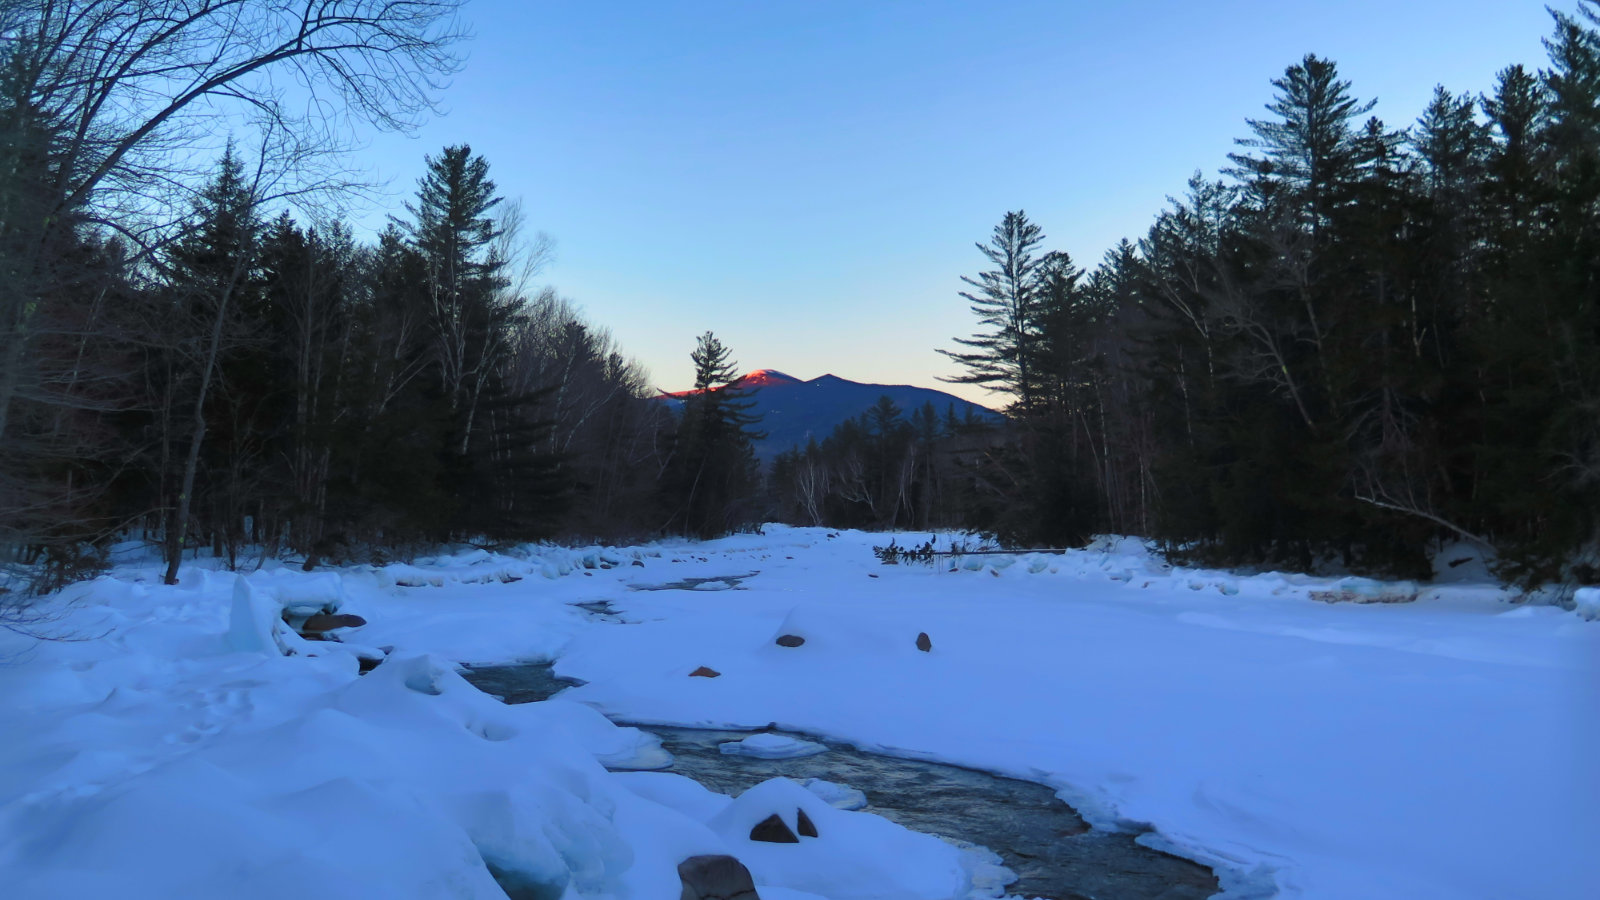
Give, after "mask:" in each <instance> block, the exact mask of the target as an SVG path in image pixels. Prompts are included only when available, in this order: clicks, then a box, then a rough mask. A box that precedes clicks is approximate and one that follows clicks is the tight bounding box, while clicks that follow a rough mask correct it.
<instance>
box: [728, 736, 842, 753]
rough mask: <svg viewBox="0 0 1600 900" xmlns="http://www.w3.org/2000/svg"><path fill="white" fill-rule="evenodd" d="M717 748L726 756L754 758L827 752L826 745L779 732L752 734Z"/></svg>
mask: <svg viewBox="0 0 1600 900" xmlns="http://www.w3.org/2000/svg"><path fill="white" fill-rule="evenodd" d="M719 748H720V749H721V750H722V752H723V753H725V754H727V755H728V756H749V757H753V758H755V759H797V758H799V757H802V756H816V755H817V754H818V753H827V752H828V748H827V747H825V746H823V745H822V744H819V743H816V742H815V741H803V740H800V739H799V738H792V737H785V736H784V735H781V734H752V735H751V736H749V737H747V738H745V739H744V740H742V741H728V742H727V743H725V744H720V745H719Z"/></svg>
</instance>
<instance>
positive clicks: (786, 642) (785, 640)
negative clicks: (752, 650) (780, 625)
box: [778, 634, 806, 647]
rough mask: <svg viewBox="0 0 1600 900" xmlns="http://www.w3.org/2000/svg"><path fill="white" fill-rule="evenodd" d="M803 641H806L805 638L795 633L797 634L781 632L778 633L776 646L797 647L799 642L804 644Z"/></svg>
mask: <svg viewBox="0 0 1600 900" xmlns="http://www.w3.org/2000/svg"><path fill="white" fill-rule="evenodd" d="M805 642H806V639H805V638H803V637H801V636H799V635H797V634H781V635H778V646H779V647H798V646H800V645H801V644H804V643H805Z"/></svg>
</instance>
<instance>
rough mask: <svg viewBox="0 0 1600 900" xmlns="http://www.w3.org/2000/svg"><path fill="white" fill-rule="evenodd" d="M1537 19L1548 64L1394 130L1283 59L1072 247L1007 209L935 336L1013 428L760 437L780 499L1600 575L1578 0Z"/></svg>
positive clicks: (1588, 42) (1060, 531)
mask: <svg viewBox="0 0 1600 900" xmlns="http://www.w3.org/2000/svg"><path fill="white" fill-rule="evenodd" d="M1552 16H1553V18H1554V26H1555V27H1554V32H1553V34H1551V36H1550V37H1549V38H1547V39H1546V41H1545V46H1546V48H1547V50H1548V51H1549V66H1548V68H1545V69H1541V70H1537V71H1531V70H1529V69H1528V68H1526V67H1524V66H1521V65H1512V66H1509V67H1507V68H1505V69H1503V70H1501V71H1500V73H1499V75H1498V77H1497V79H1496V82H1495V84H1494V85H1493V86H1492V88H1491V89H1490V90H1489V91H1488V92H1487V93H1485V94H1482V95H1475V94H1471V93H1456V92H1452V91H1451V90H1449V89H1447V88H1445V87H1443V86H1441V87H1438V88H1436V89H1435V91H1434V93H1433V97H1432V100H1431V102H1429V104H1428V105H1427V108H1426V109H1424V110H1422V112H1421V115H1420V116H1419V117H1418V118H1417V119H1416V121H1415V122H1414V123H1411V124H1409V125H1407V126H1404V127H1399V128H1395V127H1391V126H1389V125H1388V124H1386V123H1384V122H1382V121H1380V120H1379V119H1377V118H1376V117H1373V116H1371V115H1370V113H1371V110H1372V108H1373V105H1374V104H1373V103H1372V102H1371V101H1364V100H1362V99H1361V98H1360V96H1359V94H1358V93H1356V91H1355V89H1354V88H1353V86H1352V85H1351V84H1350V83H1349V82H1348V81H1346V80H1344V79H1341V77H1340V75H1339V71H1338V67H1337V65H1336V64H1335V62H1334V61H1333V60H1329V59H1324V58H1321V57H1318V56H1316V55H1307V56H1305V57H1304V58H1303V59H1302V60H1301V61H1299V62H1297V63H1295V64H1293V65H1290V66H1289V67H1288V68H1287V69H1286V70H1285V71H1284V73H1283V74H1282V76H1280V77H1278V78H1275V79H1273V80H1272V82H1271V84H1272V88H1273V95H1272V97H1271V99H1270V101H1269V102H1268V103H1267V105H1266V110H1267V112H1268V113H1269V115H1268V116H1266V117H1263V118H1261V119H1252V120H1250V121H1248V122H1247V123H1246V124H1247V126H1248V135H1247V136H1245V137H1243V138H1240V139H1239V140H1237V142H1236V143H1237V145H1238V151H1237V152H1236V153H1233V154H1231V155H1230V157H1229V162H1228V164H1227V166H1226V167H1225V168H1224V169H1223V170H1222V171H1221V172H1220V173H1219V176H1218V177H1216V178H1209V177H1206V176H1205V175H1203V174H1201V173H1198V172H1197V173H1196V174H1195V175H1194V177H1193V178H1192V179H1191V180H1190V181H1189V183H1188V185H1187V186H1186V187H1185V189H1184V191H1183V192H1182V193H1181V194H1180V195H1178V196H1176V197H1174V198H1172V199H1171V200H1170V205H1169V206H1168V208H1167V209H1165V210H1164V211H1162V212H1161V213H1160V214H1159V215H1158V216H1157V217H1156V220H1155V222H1154V224H1152V225H1151V227H1150V229H1149V231H1148V232H1147V233H1146V234H1145V235H1144V236H1143V237H1141V238H1139V239H1137V240H1131V239H1129V240H1123V241H1122V242H1121V243H1120V244H1118V245H1117V246H1116V247H1114V248H1113V249H1112V250H1110V251H1109V252H1108V253H1107V254H1106V255H1105V258H1104V259H1103V260H1101V261H1100V262H1099V263H1098V264H1097V265H1093V266H1092V267H1085V266H1081V265H1080V264H1079V263H1078V262H1076V261H1075V260H1074V259H1073V258H1072V257H1071V256H1070V255H1069V254H1068V253H1067V252H1065V251H1061V250H1048V249H1047V244H1046V238H1045V235H1044V233H1043V231H1042V228H1041V227H1040V226H1039V225H1038V224H1037V223H1035V222H1033V221H1031V220H1030V219H1029V218H1028V216H1027V215H1026V214H1025V213H1024V212H1023V211H1020V210H1019V211H1014V212H1009V213H1007V214H1006V215H1005V216H1004V217H1003V219H1002V220H1001V222H1000V223H999V224H998V225H997V226H996V227H995V229H994V231H993V234H992V235H991V237H990V239H989V240H988V241H987V242H985V243H981V244H979V245H978V250H979V251H980V252H981V253H982V257H983V259H984V261H985V263H986V265H987V267H986V268H985V269H983V270H982V271H981V272H979V273H978V274H976V275H975V276H970V277H967V278H965V279H964V280H965V282H966V284H967V286H968V290H967V291H966V292H964V293H962V295H961V296H962V297H963V298H964V299H965V300H966V301H967V302H968V303H969V304H970V306H971V308H972V312H973V313H974V314H975V317H976V320H977V325H978V328H977V330H976V331H975V333H974V334H972V335H970V336H967V337H959V338H956V339H955V345H956V346H955V348H954V349H942V350H940V351H939V352H940V353H943V354H945V355H946V356H947V357H949V358H950V359H952V360H953V361H954V362H956V363H958V364H959V365H960V367H961V374H959V375H957V376H955V377H954V378H952V379H951V380H953V381H956V382H959V383H964V384H972V385H981V386H984V387H988V388H990V389H992V390H995V391H997V392H998V393H999V394H1000V395H1001V396H1002V397H1003V398H1004V400H1005V401H1006V404H1007V405H1006V406H1005V412H1006V414H1007V426H1006V429H1005V433H1004V434H1003V435H999V436H991V437H988V438H983V437H977V438H974V437H973V436H971V435H967V436H961V435H960V434H959V431H958V429H954V428H946V429H943V430H942V431H941V430H940V429H937V428H936V427H935V424H934V421H933V420H931V419H930V418H929V415H928V413H929V411H923V412H921V413H917V414H915V415H913V416H912V417H911V418H910V420H909V421H908V420H905V419H902V418H900V416H899V411H895V410H889V409H882V408H880V409H874V410H871V411H869V412H867V413H865V414H864V415H863V416H862V417H861V418H860V419H859V420H856V421H853V422H850V423H846V424H845V425H844V426H842V427H841V428H840V429H838V430H837V431H836V432H835V433H834V434H833V435H832V436H831V437H829V438H828V439H827V440H826V441H823V442H822V443H821V444H820V445H817V446H812V447H809V448H806V449H804V450H797V451H796V452H794V453H791V454H789V455H787V456H786V457H785V458H784V459H782V460H780V463H779V465H778V467H777V469H776V471H775V478H776V479H777V485H776V492H777V495H778V496H779V497H780V498H783V500H784V508H785V509H786V511H787V512H788V515H789V517H790V518H791V520H793V521H807V518H806V517H805V516H804V515H799V514H797V513H807V512H809V511H810V510H812V509H815V508H820V509H823V510H826V511H828V512H827V514H826V515H824V516H823V517H822V518H823V520H824V521H827V522H829V523H830V524H871V523H875V524H878V525H893V526H899V527H912V528H917V527H933V526H956V527H966V528H973V529H977V530H980V531H985V532H990V533H993V534H996V535H998V536H999V537H1000V538H1001V539H1002V540H1004V541H1006V542H1008V543H1010V544H1013V545H1023V546H1064V545H1074V544H1081V543H1082V542H1083V541H1084V540H1086V539H1087V538H1088V537H1089V536H1090V535H1092V534H1095V533H1102V532H1110V533H1119V534H1138V535H1144V536H1147V537H1152V538H1156V539H1158V540H1159V541H1161V542H1162V543H1163V544H1164V545H1165V546H1166V547H1167V548H1168V550H1169V552H1170V553H1171V554H1173V555H1174V556H1175V557H1176V558H1180V559H1188V560H1192V561H1195V562H1201V563H1208V564H1214V565H1232V566H1270V567H1278V568H1284V569H1290V570H1296V571H1308V570H1316V569H1330V570H1344V571H1362V572H1373V573H1380V574H1392V575H1402V576H1411V577H1417V576H1426V575H1427V574H1428V573H1429V571H1430V568H1429V565H1430V564H1429V558H1430V554H1431V553H1432V552H1434V551H1436V550H1437V549H1438V548H1439V547H1440V546H1442V545H1443V544H1444V543H1446V542H1466V543H1468V544H1471V545H1474V546H1475V547H1476V548H1477V549H1478V550H1479V551H1481V552H1484V553H1486V554H1487V555H1490V556H1493V557H1495V558H1497V559H1498V561H1499V570H1500V574H1501V575H1502V576H1503V577H1506V578H1508V579H1512V580H1518V581H1521V582H1524V583H1546V582H1559V583H1564V584H1567V585H1569V586H1570V585H1572V584H1582V583H1592V582H1594V581H1595V580H1596V579H1597V578H1600V569H1597V567H1600V30H1597V27H1600V4H1596V3H1595V2H1593V0H1585V2H1584V4H1583V5H1582V6H1581V7H1580V8H1579V10H1578V14H1577V15H1575V16H1574V15H1568V14H1565V13H1562V12H1555V11H1552ZM941 441H942V445H941V443H940V442H941ZM819 472H820V473H822V474H820V475H819V474H817V473H819ZM819 480H820V481H821V482H824V483H826V482H829V481H830V480H831V486H830V488H829V490H827V491H825V492H824V493H825V494H827V495H828V497H829V501H830V502H828V503H824V504H821V505H820V507H819V506H818V504H816V503H814V502H812V501H811V500H810V499H808V498H809V496H810V495H811V494H812V493H814V491H815V487H814V486H815V485H816V484H817V483H819ZM863 483H865V484H866V485H867V486H866V487H865V488H863V487H861V485H862V484H863ZM864 497H870V498H873V499H872V500H871V501H870V502H869V501H866V500H863V499H861V498H864ZM885 498H887V499H885ZM933 498H938V499H937V501H934V500H933Z"/></svg>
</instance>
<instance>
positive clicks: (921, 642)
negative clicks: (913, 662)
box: [917, 631, 933, 653]
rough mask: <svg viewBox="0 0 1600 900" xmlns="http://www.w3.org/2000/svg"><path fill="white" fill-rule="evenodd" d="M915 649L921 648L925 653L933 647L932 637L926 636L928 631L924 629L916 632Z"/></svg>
mask: <svg viewBox="0 0 1600 900" xmlns="http://www.w3.org/2000/svg"><path fill="white" fill-rule="evenodd" d="M917 649H918V650H921V651H922V652H923V653H927V652H928V651H929V650H932V649H933V639H932V638H930V637H928V633H927V632H926V631H919V632H917Z"/></svg>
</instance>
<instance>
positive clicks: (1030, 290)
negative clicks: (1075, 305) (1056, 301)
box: [939, 210, 1044, 415]
mask: <svg viewBox="0 0 1600 900" xmlns="http://www.w3.org/2000/svg"><path fill="white" fill-rule="evenodd" d="M1043 241H1044V233H1043V232H1042V231H1041V229H1040V228H1039V226H1038V225H1035V224H1034V223H1032V222H1030V221H1028V216H1027V214H1026V213H1025V212H1023V211H1021V210H1017V211H1015V212H1008V213H1006V215H1005V218H1003V219H1002V220H1001V222H1000V224H999V225H996V226H995V229H994V235H993V236H992V237H991V238H990V239H989V243H988V244H987V245H985V244H977V245H976V246H977V248H978V252H980V253H982V254H983V256H984V258H985V259H987V260H988V261H989V263H990V264H991V265H993V266H994V268H993V269H990V270H988V271H985V272H981V273H979V275H978V276H977V277H976V278H973V277H970V276H966V275H963V276H962V277H961V280H962V281H964V282H966V283H967V284H968V285H970V286H971V287H972V288H973V289H974V290H973V291H962V292H961V297H962V298H963V299H965V300H966V301H967V302H968V303H970V304H971V305H972V312H973V313H974V314H975V315H977V317H978V323H979V324H980V325H982V326H984V327H985V328H987V329H989V330H988V331H986V332H980V333H978V334H975V335H974V336H973V337H970V338H955V339H954V340H955V342H956V343H957V344H960V345H962V346H964V347H970V348H972V349H971V350H970V351H960V350H940V351H939V352H940V353H942V354H944V355H945V356H947V357H949V358H950V359H953V360H955V361H956V362H957V363H959V364H961V366H963V367H964V368H965V369H966V370H967V371H966V374H964V375H956V376H952V377H948V378H942V379H941V380H943V381H948V382H950V383H952V384H977V385H982V386H984V387H986V388H989V389H990V390H993V391H1000V392H1004V393H1007V394H1010V395H1011V397H1012V401H1013V404H1014V406H1015V409H1016V410H1017V412H1019V413H1021V414H1023V415H1028V414H1031V413H1032V412H1033V411H1034V409H1035V407H1036V405H1037V402H1038V400H1039V395H1040V387H1039V381H1038V373H1037V372H1036V357H1037V354H1038V350H1037V346H1036V344H1037V342H1038V338H1039V314H1040V306H1039V282H1038V276H1039V265H1040V259H1039V258H1037V257H1036V256H1035V255H1034V254H1035V252H1036V251H1037V250H1038V248H1039V245H1040V243H1042V242H1043ZM974 291H975V292H974Z"/></svg>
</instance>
